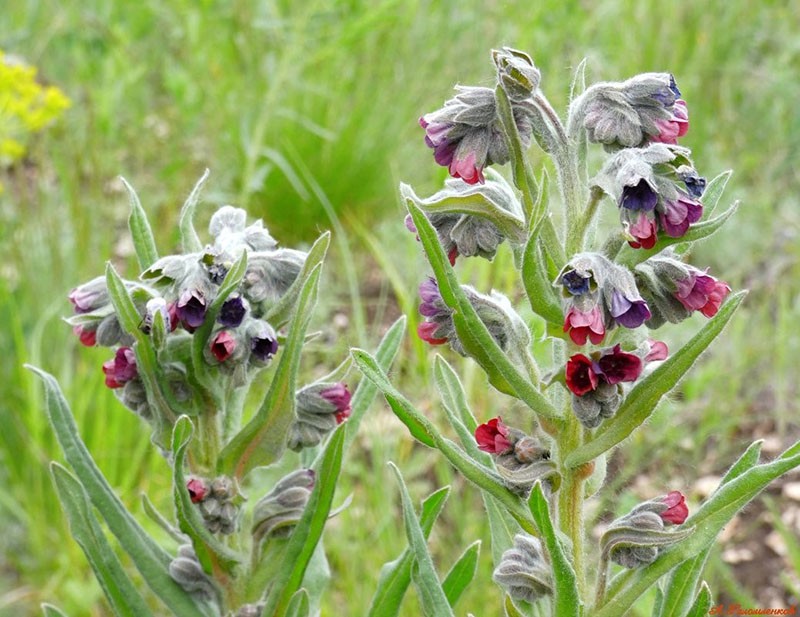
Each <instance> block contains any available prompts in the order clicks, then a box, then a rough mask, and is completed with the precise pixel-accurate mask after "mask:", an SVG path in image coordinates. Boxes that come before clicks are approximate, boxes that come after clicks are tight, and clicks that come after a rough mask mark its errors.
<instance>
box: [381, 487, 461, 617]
mask: <svg viewBox="0 0 800 617" xmlns="http://www.w3.org/2000/svg"><path fill="white" fill-rule="evenodd" d="M449 494H450V487H449V486H445V487H444V488H440V489H439V490H438V491H436V492H435V493H431V494H430V495H428V496H427V497H426V498H425V499H424V500H423V501H422V511H421V513H420V516H419V526H420V528H421V529H422V535H423V536H424V537H425V539H426V540H427V539H428V536H430V534H431V530H432V529H433V524H434V523H435V522H436V519H437V518H438V517H439V513H441V511H442V508H444V504H445V502H446V501H447V497H448V495H449ZM413 565H414V553H413V551H412V550H411V548H410V547H407V548H406V549H405V550H403V552H402V554H401V555H400V556H399V557H398V558H397V559H394V560H392V561H389V562H387V563H385V564H383V566H382V567H381V572H380V576H379V577H378V587H377V588H376V590H375V595H373V596H372V602H371V604H370V607H369V613H367V615H368V617H397V615H398V614H399V613H400V605H401V604H402V603H403V597H404V596H405V594H406V590H407V589H408V586H409V585H410V584H411V568H412V566H413Z"/></svg>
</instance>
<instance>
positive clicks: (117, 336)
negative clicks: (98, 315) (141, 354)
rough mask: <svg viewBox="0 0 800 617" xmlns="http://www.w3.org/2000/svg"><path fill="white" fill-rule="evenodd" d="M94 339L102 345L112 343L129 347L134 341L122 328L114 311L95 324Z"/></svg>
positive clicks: (107, 345) (112, 344)
mask: <svg viewBox="0 0 800 617" xmlns="http://www.w3.org/2000/svg"><path fill="white" fill-rule="evenodd" d="M96 339H97V344H98V345H100V346H102V347H113V346H114V345H124V346H126V347H130V346H131V345H133V341H134V339H133V337H131V336H130V335H129V334H128V333H127V332H125V330H123V329H122V326H121V325H120V323H119V319H117V315H116V313H112V314H111V315H108V316H107V317H104V318H103V319H101V320H100V323H99V324H98V325H97V333H96Z"/></svg>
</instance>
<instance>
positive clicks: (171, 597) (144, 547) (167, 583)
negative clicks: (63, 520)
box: [28, 366, 211, 617]
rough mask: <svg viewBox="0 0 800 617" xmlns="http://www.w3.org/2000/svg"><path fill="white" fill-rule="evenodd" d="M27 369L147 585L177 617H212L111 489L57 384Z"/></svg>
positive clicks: (68, 453) (67, 453)
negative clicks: (42, 389) (41, 388)
mask: <svg viewBox="0 0 800 617" xmlns="http://www.w3.org/2000/svg"><path fill="white" fill-rule="evenodd" d="M28 368H29V369H30V370H32V371H33V372H34V373H36V374H37V375H38V376H39V377H41V378H42V381H43V382H44V386H45V394H46V402H47V415H48V417H49V419H50V424H51V426H52V427H53V430H54V432H55V434H56V438H57V439H58V443H59V444H60V445H61V449H62V450H63V451H64V457H65V458H66V461H67V463H69V465H70V467H72V469H73V471H74V472H75V475H76V476H77V477H78V479H79V480H80V482H81V484H82V485H83V487H84V488H85V490H86V493H87V494H88V495H89V499H91V501H92V505H94V507H95V508H97V511H98V512H99V513H100V516H102V517H103V520H104V521H105V522H106V525H108V528H109V529H110V530H111V533H112V534H113V535H114V537H116V538H117V540H118V541H119V543H120V545H121V546H122V548H123V549H124V550H125V552H126V553H128V555H129V556H130V558H131V561H133V564H134V565H135V566H136V569H137V570H139V572H140V573H141V575H142V578H143V579H144V581H145V582H146V583H147V584H148V585H149V586H150V588H151V589H152V590H153V591H154V592H155V594H156V595H157V596H158V597H159V598H160V599H161V601H162V602H163V603H164V605H165V606H167V608H169V610H170V611H172V613H173V614H174V615H177V616H178V617H198V616H202V615H210V614H211V609H209V608H207V607H203V606H201V605H200V604H198V603H196V602H195V601H194V600H193V599H192V598H190V597H189V596H188V595H187V594H186V593H185V592H184V591H183V589H181V588H180V587H179V586H178V584H177V583H175V581H173V580H172V578H171V577H170V575H169V563H170V561H171V560H172V557H171V556H170V555H169V553H167V552H166V551H165V550H164V549H163V548H161V547H160V546H159V545H158V544H157V543H156V542H155V540H153V538H151V537H150V536H149V535H147V532H145V530H144V529H142V528H141V526H140V525H139V523H138V522H137V521H136V519H135V518H133V516H132V515H131V514H130V512H128V510H127V509H126V508H125V506H124V505H123V504H122V502H121V501H120V500H119V497H117V495H116V494H115V493H114V491H113V489H112V488H111V487H110V486H109V485H108V482H107V481H106V479H105V478H104V477H103V474H102V473H101V471H100V469H98V467H97V465H96V464H95V462H94V460H93V459H92V456H91V454H89V451H88V450H87V449H86V446H85V445H84V443H83V441H82V440H81V438H80V435H79V434H78V427H77V426H76V425H75V420H74V419H73V417H72V412H71V411H70V409H69V406H68V405H67V401H66V400H65V399H64V395H63V394H62V393H61V389H60V388H59V387H58V382H57V381H56V380H55V378H54V377H53V376H52V375H50V374H49V373H46V372H44V371H42V370H41V369H38V368H35V367H32V366H28Z"/></svg>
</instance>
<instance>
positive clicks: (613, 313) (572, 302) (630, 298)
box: [554, 253, 650, 345]
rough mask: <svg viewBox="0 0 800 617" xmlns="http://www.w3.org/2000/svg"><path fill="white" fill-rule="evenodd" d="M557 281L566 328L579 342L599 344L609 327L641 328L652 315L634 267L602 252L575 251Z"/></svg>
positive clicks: (576, 342)
mask: <svg viewBox="0 0 800 617" xmlns="http://www.w3.org/2000/svg"><path fill="white" fill-rule="evenodd" d="M554 284H555V286H556V287H560V288H561V297H562V304H563V307H564V332H567V333H568V334H569V337H570V339H572V342H573V343H575V344H576V345H585V344H586V341H587V339H588V340H590V341H591V342H592V344H594V345H598V344H600V343H601V342H602V341H603V339H604V338H605V335H606V331H608V330H610V329H612V328H614V327H616V326H622V327H624V328H631V329H632V328H638V327H639V326H641V325H642V324H643V323H644V322H645V321H647V320H648V319H650V308H649V307H648V305H647V302H645V300H644V299H643V298H642V296H641V295H640V294H639V290H638V288H637V287H636V282H635V280H634V278H633V276H632V275H631V273H630V271H629V270H627V269H626V268H623V267H622V266H618V265H616V264H614V263H612V262H611V261H610V260H608V259H607V258H606V257H604V256H602V255H600V254H599V253H580V254H578V255H575V256H574V257H573V258H572V260H570V263H569V264H567V265H566V266H565V267H564V269H563V270H562V271H561V274H560V275H559V277H558V278H557V279H556V282H555V283H554Z"/></svg>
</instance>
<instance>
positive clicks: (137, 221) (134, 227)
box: [120, 176, 158, 270]
mask: <svg viewBox="0 0 800 617" xmlns="http://www.w3.org/2000/svg"><path fill="white" fill-rule="evenodd" d="M120 180H122V184H124V185H125V188H126V189H127V190H128V195H129V196H130V201H131V214H130V216H129V217H128V229H130V232H131V238H132V239H133V247H134V249H135V250H136V259H137V260H138V261H139V268H140V269H141V270H147V269H148V268H149V267H150V266H152V265H153V264H154V263H155V262H156V261H158V249H157V248H156V241H155V239H154V238H153V230H152V229H150V223H148V222H147V215H146V214H145V212H144V208H142V203H141V202H140V201H139V196H138V195H137V194H136V191H134V190H133V187H132V186H131V185H130V184H128V181H127V180H125V178H123V177H122V176H120Z"/></svg>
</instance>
